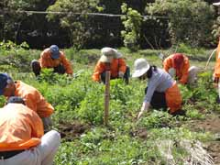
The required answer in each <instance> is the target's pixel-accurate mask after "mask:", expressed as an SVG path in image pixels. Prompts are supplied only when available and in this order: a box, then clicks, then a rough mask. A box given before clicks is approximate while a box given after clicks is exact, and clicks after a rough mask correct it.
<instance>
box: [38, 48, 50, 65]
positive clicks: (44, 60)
mask: <svg viewBox="0 0 220 165" xmlns="http://www.w3.org/2000/svg"><path fill="white" fill-rule="evenodd" d="M48 53H49V52H48V50H47V49H45V50H44V51H43V52H42V53H41V55H40V59H39V63H40V66H41V67H42V68H47V67H48V63H47V57H48Z"/></svg>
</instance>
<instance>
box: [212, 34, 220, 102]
mask: <svg viewBox="0 0 220 165" xmlns="http://www.w3.org/2000/svg"><path fill="white" fill-rule="evenodd" d="M215 60H216V61H215V68H214V73H213V78H214V84H215V85H214V86H215V87H216V88H217V92H218V97H217V100H216V101H217V103H218V104H220V81H219V79H220V37H219V42H218V46H217V50H216V56H215Z"/></svg>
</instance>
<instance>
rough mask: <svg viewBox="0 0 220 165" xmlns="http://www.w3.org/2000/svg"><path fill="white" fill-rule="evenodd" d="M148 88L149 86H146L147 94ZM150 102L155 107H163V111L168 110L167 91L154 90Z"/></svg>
mask: <svg viewBox="0 0 220 165" xmlns="http://www.w3.org/2000/svg"><path fill="white" fill-rule="evenodd" d="M147 89H148V87H146V88H145V94H146V93H147ZM150 104H151V106H152V107H153V108H154V109H162V110H163V111H166V109H167V102H166V96H165V92H157V91H154V94H153V96H152V99H151V102H150Z"/></svg>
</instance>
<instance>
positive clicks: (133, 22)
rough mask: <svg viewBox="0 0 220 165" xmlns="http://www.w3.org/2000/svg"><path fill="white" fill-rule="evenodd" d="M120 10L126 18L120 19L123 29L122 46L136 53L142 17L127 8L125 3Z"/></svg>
mask: <svg viewBox="0 0 220 165" xmlns="http://www.w3.org/2000/svg"><path fill="white" fill-rule="evenodd" d="M121 10H122V13H123V14H126V16H122V17H121V19H122V20H123V22H122V23H123V25H124V27H125V30H122V31H121V35H122V37H123V38H124V45H125V46H126V47H127V48H128V49H130V50H131V51H137V50H138V48H139V45H138V40H139V39H140V33H141V23H142V16H141V14H140V13H139V12H138V11H137V10H134V9H132V8H129V7H128V6H127V4H126V3H123V4H122V6H121Z"/></svg>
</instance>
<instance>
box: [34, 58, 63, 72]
mask: <svg viewBox="0 0 220 165" xmlns="http://www.w3.org/2000/svg"><path fill="white" fill-rule="evenodd" d="M31 67H32V71H33V72H34V74H35V76H39V75H40V72H41V67H40V63H39V62H38V61H37V60H33V61H32V62H31ZM53 72H54V73H59V74H64V73H65V72H66V69H65V68H64V66H63V65H58V66H56V67H54V68H53Z"/></svg>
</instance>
